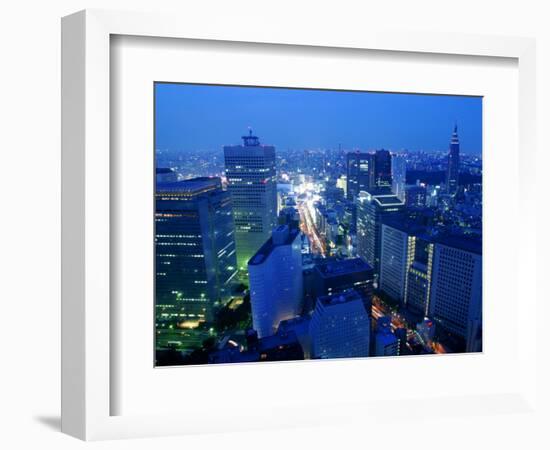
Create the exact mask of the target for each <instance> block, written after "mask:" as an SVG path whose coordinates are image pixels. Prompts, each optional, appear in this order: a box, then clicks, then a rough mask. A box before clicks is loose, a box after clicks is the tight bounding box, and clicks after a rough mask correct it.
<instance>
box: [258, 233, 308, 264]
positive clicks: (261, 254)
mask: <svg viewBox="0 0 550 450" xmlns="http://www.w3.org/2000/svg"><path fill="white" fill-rule="evenodd" d="M299 233H300V230H299V229H297V228H289V227H288V226H287V225H280V226H278V227H277V228H275V229H274V230H273V232H272V234H271V237H270V238H269V239H268V240H267V241H265V243H264V245H262V246H261V247H260V249H259V250H258V251H257V252H256V254H255V255H254V256H252V258H250V260H249V261H248V265H249V266H258V265H260V264H262V263H263V262H264V261H265V260H266V259H267V258H268V257H269V255H270V254H271V252H272V251H273V249H274V248H275V247H279V246H281V245H291V244H292V243H293V242H294V240H295V239H296V237H297V236H298V234H299ZM274 234H275V240H274V238H273V235H274Z"/></svg>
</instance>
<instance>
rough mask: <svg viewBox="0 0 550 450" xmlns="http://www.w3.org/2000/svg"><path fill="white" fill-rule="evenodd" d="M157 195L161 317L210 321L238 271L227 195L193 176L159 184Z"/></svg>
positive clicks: (208, 181) (214, 181)
mask: <svg viewBox="0 0 550 450" xmlns="http://www.w3.org/2000/svg"><path fill="white" fill-rule="evenodd" d="M155 196H156V212H155V246H156V310H157V316H158V317H161V318H177V319H181V320H193V321H210V320H212V316H213V313H214V310H215V308H216V307H217V306H218V305H222V304H224V303H226V302H227V301H228V300H229V299H230V296H231V291H232V282H233V279H234V277H235V275H236V272H237V261H236V256H235V238H234V225H233V216H232V213H231V198H230V196H229V193H228V192H227V191H223V190H222V186H221V180H220V179H219V178H194V179H191V180H186V181H177V182H172V183H159V184H157V190H156V194H155Z"/></svg>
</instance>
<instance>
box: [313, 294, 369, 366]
mask: <svg viewBox="0 0 550 450" xmlns="http://www.w3.org/2000/svg"><path fill="white" fill-rule="evenodd" d="M310 336H311V353H312V358H316V359H326V358H354V357H365V356H369V346H370V318H369V316H368V314H367V312H366V311H365V307H364V305H363V300H362V298H361V296H360V295H359V294H357V292H355V291H354V290H353V289H351V290H349V291H346V292H344V293H342V294H340V295H335V296H325V297H319V298H318V299H317V302H316V305H315V310H314V311H313V314H312V316H311V322H310Z"/></svg>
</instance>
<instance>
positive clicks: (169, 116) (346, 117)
mask: <svg viewBox="0 0 550 450" xmlns="http://www.w3.org/2000/svg"><path fill="white" fill-rule="evenodd" d="M155 94H156V111H155V114H156V148H157V149H170V150H177V151H189V150H203V149H217V148H221V146H223V145H227V144H239V143H240V142H241V140H240V136H241V135H243V134H245V133H246V131H247V127H249V126H250V127H252V128H253V130H254V134H256V135H258V136H259V137H260V140H261V142H262V143H265V144H273V145H275V146H276V147H277V148H280V149H287V148H293V149H304V148H317V147H321V148H336V147H337V146H338V144H339V143H341V144H342V148H344V149H355V148H360V149H364V150H369V149H376V148H388V149H392V150H400V149H403V148H406V149H409V150H413V151H414V150H446V149H447V148H448V146H449V140H450V137H451V132H452V128H453V126H454V122H455V120H456V121H457V123H458V132H459V138H460V143H461V152H468V153H481V133H482V99H481V98H480V97H460V96H446V95H417V94H386V93H373V92H342V91H322V90H303V89H273V88H253V87H233V86H204V85H192V84H169V83H168V84H167V83H157V84H156V85H155Z"/></svg>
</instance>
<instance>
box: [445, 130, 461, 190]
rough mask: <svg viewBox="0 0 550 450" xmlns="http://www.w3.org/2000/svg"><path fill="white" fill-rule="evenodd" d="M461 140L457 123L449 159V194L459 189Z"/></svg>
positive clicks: (447, 188)
mask: <svg viewBox="0 0 550 450" xmlns="http://www.w3.org/2000/svg"><path fill="white" fill-rule="evenodd" d="M459 151H460V142H459V140H458V128H457V126H456V125H455V128H454V131H453V135H452V136H451V144H450V145H449V156H448V159H447V177H446V180H445V182H446V190H447V193H448V194H451V195H454V194H456V193H457V191H458V172H459V168H460V154H459Z"/></svg>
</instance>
